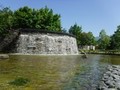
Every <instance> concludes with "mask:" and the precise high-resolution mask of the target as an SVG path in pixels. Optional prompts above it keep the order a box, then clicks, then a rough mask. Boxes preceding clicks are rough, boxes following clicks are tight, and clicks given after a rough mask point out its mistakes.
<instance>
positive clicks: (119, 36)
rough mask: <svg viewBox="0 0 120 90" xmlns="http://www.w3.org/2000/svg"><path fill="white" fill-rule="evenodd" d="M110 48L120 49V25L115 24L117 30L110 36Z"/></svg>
mask: <svg viewBox="0 0 120 90" xmlns="http://www.w3.org/2000/svg"><path fill="white" fill-rule="evenodd" d="M110 48H111V49H115V50H116V49H117V50H120V25H119V26H117V30H116V31H115V33H114V34H113V35H112V36H111V43H110Z"/></svg>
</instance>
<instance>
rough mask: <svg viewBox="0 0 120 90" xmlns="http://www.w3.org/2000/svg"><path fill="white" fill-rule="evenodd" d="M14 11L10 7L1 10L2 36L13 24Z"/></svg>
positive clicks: (0, 25)
mask: <svg viewBox="0 0 120 90" xmlns="http://www.w3.org/2000/svg"><path fill="white" fill-rule="evenodd" d="M13 17H14V15H13V12H12V11H11V10H10V9H9V8H8V7H6V8H3V9H1V10H0V36H2V35H4V34H6V33H7V32H8V30H10V29H11V28H12V26H13V21H14V20H13Z"/></svg>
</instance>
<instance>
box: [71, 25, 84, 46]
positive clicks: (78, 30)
mask: <svg viewBox="0 0 120 90" xmlns="http://www.w3.org/2000/svg"><path fill="white" fill-rule="evenodd" d="M81 32H82V27H80V26H78V25H77V24H76V23H75V24H74V25H73V26H71V27H70V29H69V33H70V34H73V35H75V36H76V39H77V44H78V45H80V35H81Z"/></svg>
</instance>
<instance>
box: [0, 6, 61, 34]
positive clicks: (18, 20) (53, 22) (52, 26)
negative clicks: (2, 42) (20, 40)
mask: <svg viewBox="0 0 120 90" xmlns="http://www.w3.org/2000/svg"><path fill="white" fill-rule="evenodd" d="M60 18H61V16H60V15H59V14H54V13H53V10H52V9H49V8H48V7H45V8H41V9H32V8H29V7H27V6H25V7H21V8H19V9H18V10H16V11H12V10H10V8H3V9H0V34H1V35H3V34H4V33H5V32H6V31H7V30H9V29H19V28H34V29H42V30H51V31H57V32H62V30H61V20H60Z"/></svg>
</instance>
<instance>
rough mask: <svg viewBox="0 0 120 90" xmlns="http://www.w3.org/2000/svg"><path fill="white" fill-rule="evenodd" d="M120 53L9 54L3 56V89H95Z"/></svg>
mask: <svg viewBox="0 0 120 90" xmlns="http://www.w3.org/2000/svg"><path fill="white" fill-rule="evenodd" d="M119 59H120V56H108V55H88V58H87V59H85V58H82V57H81V55H66V56H62V55H60V56H54V55H52V56H39V55H10V59H6V60H0V89H1V90H95V89H96V87H97V84H98V83H99V80H100V78H101V75H102V74H103V73H104V71H105V70H106V69H105V68H106V66H107V65H108V64H120V60H119Z"/></svg>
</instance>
